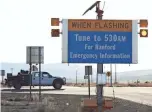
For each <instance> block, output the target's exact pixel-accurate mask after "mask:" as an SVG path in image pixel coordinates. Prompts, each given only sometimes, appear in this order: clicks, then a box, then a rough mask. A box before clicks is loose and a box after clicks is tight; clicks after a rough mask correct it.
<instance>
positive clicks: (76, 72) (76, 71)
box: [75, 69, 78, 85]
mask: <svg viewBox="0 0 152 112" xmlns="http://www.w3.org/2000/svg"><path fill="white" fill-rule="evenodd" d="M77 75H78V70H77V69H76V79H75V80H76V81H75V82H76V85H77V83H78V82H77Z"/></svg>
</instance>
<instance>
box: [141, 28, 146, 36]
mask: <svg viewBox="0 0 152 112" xmlns="http://www.w3.org/2000/svg"><path fill="white" fill-rule="evenodd" d="M140 37H148V29H140Z"/></svg>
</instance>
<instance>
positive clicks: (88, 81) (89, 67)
mask: <svg viewBox="0 0 152 112" xmlns="http://www.w3.org/2000/svg"><path fill="white" fill-rule="evenodd" d="M89 68H90V67H88V92H89V99H90V74H89Z"/></svg>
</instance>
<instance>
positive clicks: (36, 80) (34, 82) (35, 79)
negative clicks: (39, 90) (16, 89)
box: [32, 72, 39, 86]
mask: <svg viewBox="0 0 152 112" xmlns="http://www.w3.org/2000/svg"><path fill="white" fill-rule="evenodd" d="M32 85H34V86H38V85H39V72H34V73H33V74H32Z"/></svg>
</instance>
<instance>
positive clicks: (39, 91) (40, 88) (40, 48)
mask: <svg viewBox="0 0 152 112" xmlns="http://www.w3.org/2000/svg"><path fill="white" fill-rule="evenodd" d="M41 75H42V73H41V47H39V101H41Z"/></svg>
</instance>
